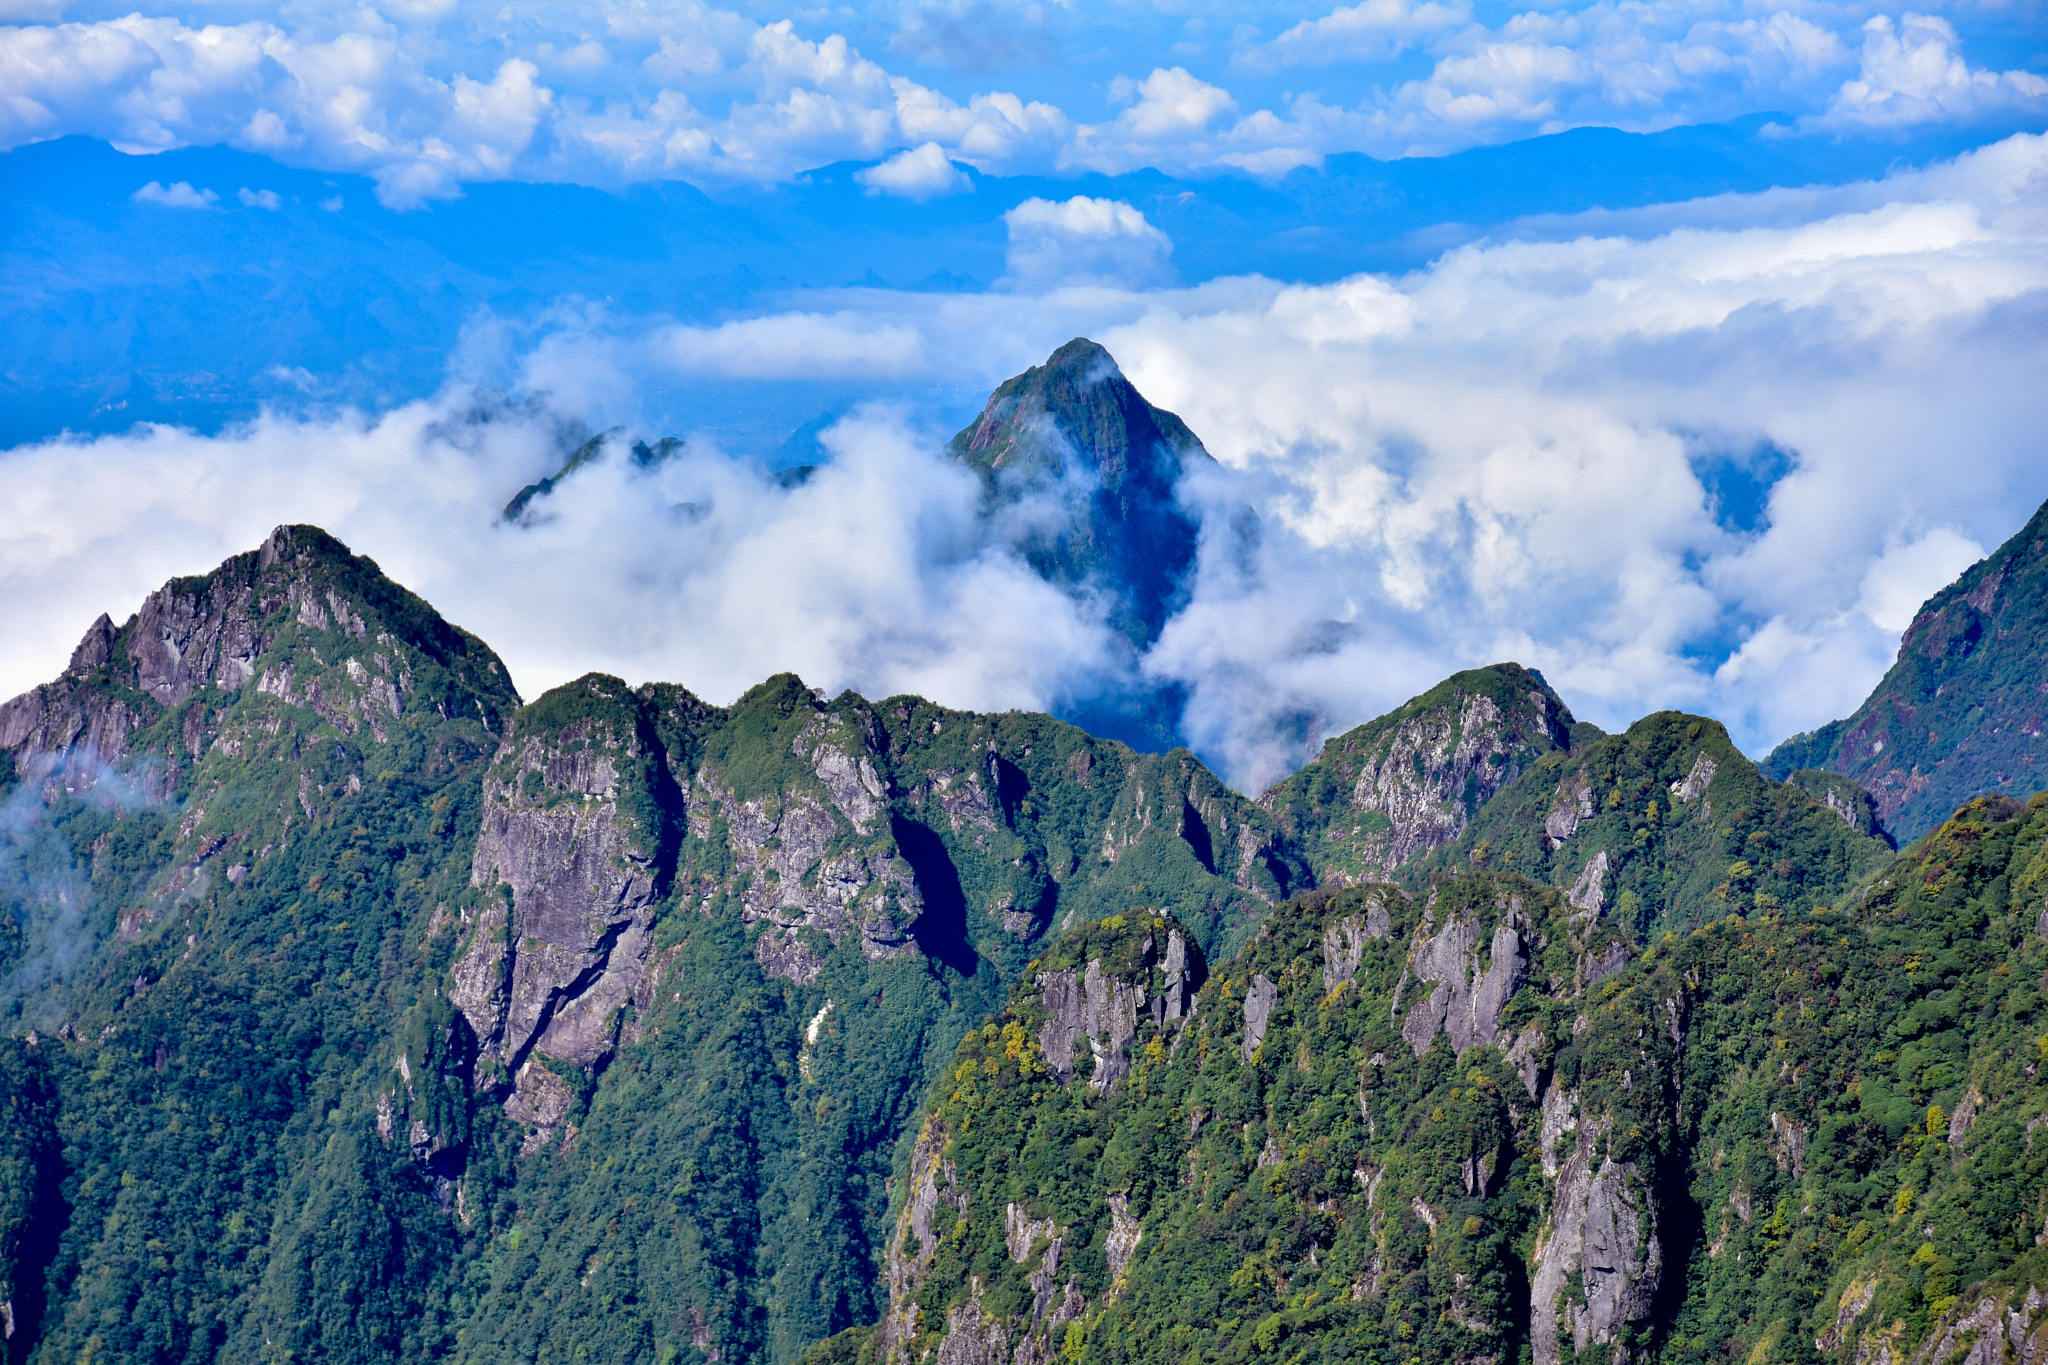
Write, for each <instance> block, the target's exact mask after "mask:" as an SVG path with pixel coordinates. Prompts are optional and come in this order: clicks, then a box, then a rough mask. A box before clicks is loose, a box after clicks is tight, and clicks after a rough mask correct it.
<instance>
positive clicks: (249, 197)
mask: <svg viewBox="0 0 2048 1365" xmlns="http://www.w3.org/2000/svg"><path fill="white" fill-rule="evenodd" d="M235 198H237V199H239V200H241V201H242V206H243V207H244V208H252V209H269V210H270V211H271V212H273V213H275V212H276V211H277V210H278V209H281V208H283V207H284V200H282V199H280V198H279V197H278V194H277V191H276V190H252V189H250V188H249V187H248V186H247V185H244V186H242V188H240V189H238V190H236V191H235Z"/></svg>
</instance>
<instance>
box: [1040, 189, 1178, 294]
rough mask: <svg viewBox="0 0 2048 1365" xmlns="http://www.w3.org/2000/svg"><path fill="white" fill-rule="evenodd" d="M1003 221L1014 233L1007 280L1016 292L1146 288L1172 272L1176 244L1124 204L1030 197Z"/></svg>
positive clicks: (1078, 197) (1083, 198)
mask: <svg viewBox="0 0 2048 1365" xmlns="http://www.w3.org/2000/svg"><path fill="white" fill-rule="evenodd" d="M1003 222H1004V224H1005V225H1006V226H1007V227H1008V228H1009V230H1010V246H1009V252H1008V257H1007V259H1008V262H1009V267H1010V273H1009V279H1010V282H1011V283H1012V284H1013V285H1014V286H1015V287H1016V288H1018V289H1022V290H1026V291H1029V292H1042V291H1044V290H1047V289H1051V288H1054V287H1056V286H1060V285H1120V286H1125V287H1130V286H1142V285H1146V284H1153V283H1157V282H1159V281H1160V280H1162V279H1164V278H1166V277H1167V276H1168V275H1169V274H1170V273H1171V266H1170V265H1169V264H1168V260H1167V258H1168V257H1169V256H1170V255H1171V254H1172V252H1173V242H1172V240H1171V239H1169V238H1168V237H1167V235H1166V234H1165V233H1163V232H1161V231H1160V230H1159V229H1158V228H1156V227H1153V226H1152V224H1150V223H1148V222H1146V221H1145V215H1144V214H1142V213H1140V212H1139V211H1138V210H1137V209H1134V208H1132V207H1131V206H1130V205H1129V204H1126V203H1123V202H1122V201H1120V200H1115V199H1094V198H1090V197H1089V196H1087V195H1084V194H1077V195H1075V196H1074V197H1073V198H1072V199H1068V200H1064V201H1061V202H1058V203H1055V202H1054V201H1052V200H1050V199H1027V200H1025V201H1024V202H1023V203H1021V204H1019V205H1018V206H1017V207H1016V208H1013V209H1011V210H1010V211H1009V212H1008V213H1006V214H1004V215H1003Z"/></svg>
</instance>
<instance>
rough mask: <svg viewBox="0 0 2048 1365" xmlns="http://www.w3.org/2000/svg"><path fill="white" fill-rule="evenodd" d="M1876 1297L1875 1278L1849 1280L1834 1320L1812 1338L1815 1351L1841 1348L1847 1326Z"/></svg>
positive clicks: (1859, 1315)
mask: <svg viewBox="0 0 2048 1365" xmlns="http://www.w3.org/2000/svg"><path fill="white" fill-rule="evenodd" d="M1876 1297H1877V1280H1876V1279H1875V1278H1874V1277H1873V1278H1871V1279H1868V1280H1851V1281H1850V1282H1849V1287H1848V1288H1846V1289H1844V1290H1843V1291H1842V1301H1841V1303H1840V1305H1839V1306H1838V1307H1837V1308H1836V1309H1835V1320H1834V1321H1833V1322H1832V1323H1830V1324H1829V1325H1828V1328H1827V1330H1826V1331H1824V1332H1822V1333H1821V1334H1820V1335H1819V1336H1817V1337H1815V1338H1814V1339H1813V1347H1814V1349H1815V1350H1817V1351H1834V1350H1839V1349H1840V1348H1841V1345H1842V1342H1843V1341H1844V1340H1846V1339H1847V1336H1848V1332H1849V1327H1850V1325H1851V1324H1852V1323H1854V1322H1855V1321H1856V1319H1858V1318H1860V1317H1862V1316H1863V1314H1864V1311H1865V1310H1866V1309H1868V1308H1869V1307H1870V1301H1871V1300H1872V1299H1874V1298H1876Z"/></svg>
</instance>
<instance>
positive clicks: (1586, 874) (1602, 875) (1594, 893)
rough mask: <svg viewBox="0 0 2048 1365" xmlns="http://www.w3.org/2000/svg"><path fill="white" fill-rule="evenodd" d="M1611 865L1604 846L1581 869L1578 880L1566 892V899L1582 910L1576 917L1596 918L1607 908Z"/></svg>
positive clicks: (1583, 918)
mask: <svg viewBox="0 0 2048 1365" xmlns="http://www.w3.org/2000/svg"><path fill="white" fill-rule="evenodd" d="M1611 865H1612V864H1610V863H1609V861H1608V858H1607V850H1606V849H1604V848H1603V849H1601V850H1600V851H1599V852H1598V853H1595V854H1594V855H1593V856H1592V857H1591V858H1588V859H1587V860H1586V865H1585V866H1584V867H1582V868H1580V869H1579V876H1578V880H1577V881H1575V882H1573V883H1572V889H1571V890H1570V891H1568V892H1566V893H1565V900H1567V901H1568V902H1570V903H1571V904H1572V905H1573V906H1574V907H1575V908H1577V909H1578V911H1579V912H1580V913H1579V915H1578V916H1577V917H1576V918H1578V919H1581V920H1585V921H1590V920H1595V919H1598V918H1599V917H1600V912H1601V911H1602V910H1603V909H1605V908H1606V906H1607V869H1608V868H1609V867H1610V866H1611Z"/></svg>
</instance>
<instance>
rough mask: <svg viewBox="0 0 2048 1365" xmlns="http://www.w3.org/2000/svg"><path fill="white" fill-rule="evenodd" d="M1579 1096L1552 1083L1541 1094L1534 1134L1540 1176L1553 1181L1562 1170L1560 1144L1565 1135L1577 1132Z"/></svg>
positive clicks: (1562, 1160) (1574, 1091)
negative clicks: (1541, 1103) (1539, 1120)
mask: <svg viewBox="0 0 2048 1365" xmlns="http://www.w3.org/2000/svg"><path fill="white" fill-rule="evenodd" d="M1578 1105H1579V1093H1578V1091H1576V1090H1567V1089H1565V1088H1564V1087H1563V1086H1561V1085H1559V1084H1557V1083H1556V1082H1555V1081H1553V1082H1552V1083H1551V1086H1550V1088H1549V1089H1548V1090H1546V1091H1545V1092H1544V1094H1543V1116H1542V1120H1541V1124H1540V1126H1539V1128H1538V1130H1537V1133H1538V1137H1537V1152H1538V1155H1539V1156H1540V1158H1541V1160H1542V1162H1543V1174H1544V1176H1545V1177H1546V1178H1548V1179H1550V1180H1555V1179H1557V1177H1558V1174H1559V1173H1560V1172H1561V1171H1563V1169H1564V1160H1565V1158H1564V1156H1563V1154H1562V1148H1561V1146H1560V1144H1561V1143H1562V1142H1563V1141H1564V1137H1565V1134H1567V1133H1573V1132H1576V1131H1578V1126H1579V1120H1578Z"/></svg>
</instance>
